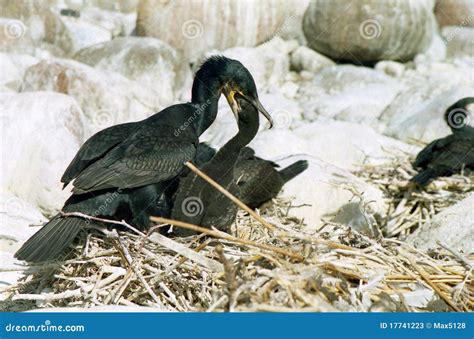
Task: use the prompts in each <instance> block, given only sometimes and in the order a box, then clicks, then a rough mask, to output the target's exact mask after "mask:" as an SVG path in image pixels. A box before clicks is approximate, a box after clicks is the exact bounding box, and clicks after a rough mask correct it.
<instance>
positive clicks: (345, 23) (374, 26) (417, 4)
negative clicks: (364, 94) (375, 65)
mask: <svg viewBox="0 0 474 339" xmlns="http://www.w3.org/2000/svg"><path fill="white" fill-rule="evenodd" d="M433 7H434V1H433V0H419V1H411V0H391V1H373V0H359V1H349V2H348V1H345V0H336V1H327V0H314V1H311V3H310V5H309V7H308V9H307V10H306V13H305V16H304V19H303V31H304V33H305V36H306V39H307V40H308V46H309V47H310V48H312V49H314V50H316V51H318V52H320V53H323V54H325V55H328V56H330V57H331V58H333V59H336V60H341V59H342V60H351V61H355V62H359V63H360V62H374V61H380V60H402V61H408V60H411V59H412V58H413V57H414V56H415V55H416V54H418V53H420V52H423V51H424V50H426V48H428V46H429V44H430V42H431V39H432V36H433V33H434V31H435V26H436V22H435V18H434V15H433Z"/></svg>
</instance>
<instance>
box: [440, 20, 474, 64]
mask: <svg viewBox="0 0 474 339" xmlns="http://www.w3.org/2000/svg"><path fill="white" fill-rule="evenodd" d="M473 21H474V16H473ZM441 34H442V35H443V37H444V39H445V41H446V44H447V57H448V58H449V59H457V58H471V59H472V58H474V27H458V26H447V27H444V28H443V29H442V31H441Z"/></svg>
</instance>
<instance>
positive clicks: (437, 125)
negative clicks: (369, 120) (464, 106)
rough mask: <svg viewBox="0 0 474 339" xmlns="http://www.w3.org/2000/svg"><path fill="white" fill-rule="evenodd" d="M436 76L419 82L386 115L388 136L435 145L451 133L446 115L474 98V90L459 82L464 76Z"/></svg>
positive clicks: (473, 87) (436, 74) (401, 95)
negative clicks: (438, 140)
mask: <svg viewBox="0 0 474 339" xmlns="http://www.w3.org/2000/svg"><path fill="white" fill-rule="evenodd" d="M456 73H457V72H456V71H453V72H450V73H441V72H439V73H432V74H433V75H432V76H429V77H428V78H427V79H426V80H425V79H423V78H421V79H415V80H413V82H412V84H411V86H410V87H408V88H407V89H406V90H405V91H403V92H402V93H400V94H399V95H398V96H397V98H396V99H395V100H394V101H393V102H392V103H391V104H390V106H389V107H387V109H386V110H385V111H384V112H383V114H382V116H381V120H382V121H383V122H386V124H387V128H386V129H385V131H384V134H387V135H389V136H392V137H394V138H397V139H400V140H403V141H407V142H412V141H413V140H420V141H423V142H426V143H428V142H431V141H433V140H434V139H438V138H441V137H444V136H446V135H447V134H449V133H450V130H449V128H448V126H447V125H446V123H445V121H444V119H443V115H444V112H445V110H446V109H447V108H448V107H449V106H451V105H452V104H453V103H455V102H456V101H457V100H459V99H461V98H463V97H467V96H471V95H472V93H474V86H465V85H464V86H463V85H461V84H460V81H459V82H457V81H456V80H457V79H459V78H460V77H464V76H465V73H464V75H463V74H462V73H460V74H456Z"/></svg>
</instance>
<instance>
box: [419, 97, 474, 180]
mask: <svg viewBox="0 0 474 339" xmlns="http://www.w3.org/2000/svg"><path fill="white" fill-rule="evenodd" d="M472 103H474V97H468V98H464V99H461V100H459V101H457V102H456V103H455V104H453V105H452V106H450V107H449V108H448V109H447V110H446V113H445V115H444V118H445V120H446V122H447V124H448V126H449V127H450V128H451V131H452V134H450V135H448V136H447V137H445V138H442V139H437V140H434V141H433V142H431V143H430V144H429V145H428V146H426V147H425V148H424V149H423V150H422V151H421V152H420V153H419V154H418V155H417V157H416V159H415V162H414V164H413V165H414V167H416V168H421V171H420V172H419V173H418V174H417V175H415V176H414V177H413V178H411V179H410V182H412V183H414V184H416V185H419V186H426V185H427V184H428V183H429V182H430V181H431V180H433V179H435V178H437V177H442V176H450V175H453V174H455V173H460V172H461V170H463V169H465V170H472V169H474V127H472V126H471V125H469V121H470V113H469V110H468V107H467V106H468V105H469V104H472Z"/></svg>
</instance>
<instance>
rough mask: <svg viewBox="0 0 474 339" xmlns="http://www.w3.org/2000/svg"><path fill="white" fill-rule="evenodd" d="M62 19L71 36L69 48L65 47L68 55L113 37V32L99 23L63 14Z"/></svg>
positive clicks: (68, 35) (68, 34)
mask: <svg viewBox="0 0 474 339" xmlns="http://www.w3.org/2000/svg"><path fill="white" fill-rule="evenodd" d="M61 20H62V22H63V23H64V25H65V27H66V31H67V37H68V38H69V46H68V47H69V48H64V50H65V51H66V53H67V54H68V55H73V54H74V53H75V52H77V51H79V50H80V49H82V48H85V47H88V46H91V45H95V44H98V43H101V42H104V41H109V40H111V39H112V33H111V32H110V31H109V30H107V29H105V28H103V27H101V26H99V25H95V24H92V23H90V22H87V21H84V20H81V19H77V18H73V17H66V16H61Z"/></svg>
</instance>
